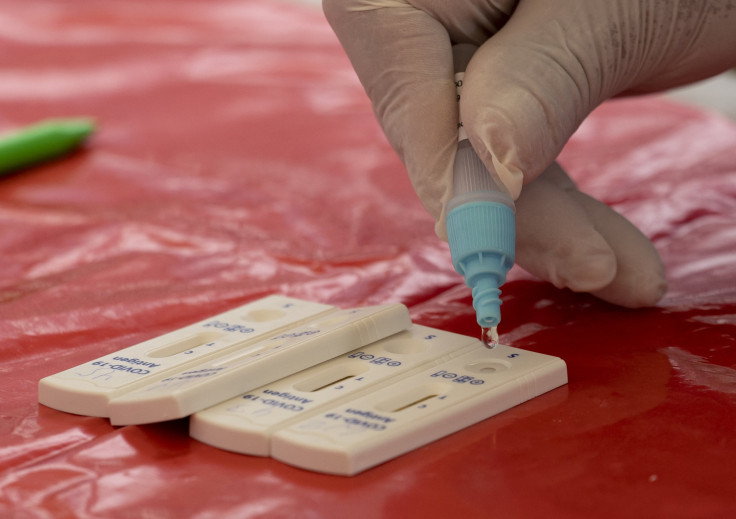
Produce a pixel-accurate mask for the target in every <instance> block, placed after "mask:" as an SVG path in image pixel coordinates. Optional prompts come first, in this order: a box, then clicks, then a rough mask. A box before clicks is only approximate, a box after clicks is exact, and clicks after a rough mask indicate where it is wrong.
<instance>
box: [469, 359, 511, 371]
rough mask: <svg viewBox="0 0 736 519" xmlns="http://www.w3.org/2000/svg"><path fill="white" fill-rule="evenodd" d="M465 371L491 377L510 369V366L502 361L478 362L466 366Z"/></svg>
mask: <svg viewBox="0 0 736 519" xmlns="http://www.w3.org/2000/svg"><path fill="white" fill-rule="evenodd" d="M465 369H467V370H468V371H472V372H473V373H480V374H481V375H490V374H491V373H495V372H496V371H503V370H504V369H508V365H506V364H505V363H504V362H502V361H500V360H477V361H473V362H470V363H468V364H466V365H465Z"/></svg>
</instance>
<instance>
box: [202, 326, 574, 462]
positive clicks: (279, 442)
mask: <svg viewBox="0 0 736 519" xmlns="http://www.w3.org/2000/svg"><path fill="white" fill-rule="evenodd" d="M565 383H567V369H566V366H565V363H564V362H563V361H562V360H561V359H559V358H557V357H551V356H549V355H543V354H540V353H534V352H530V351H526V350H520V349H517V348H512V347H509V346H504V345H499V346H497V347H496V348H494V349H492V350H489V349H488V348H486V347H485V346H484V345H483V344H482V343H481V341H479V340H477V339H473V338H470V337H465V336H463V335H457V334H454V333H449V332H443V331H440V330H435V329H432V328H426V327H423V326H418V325H414V326H413V327H412V328H411V329H410V330H407V331H404V332H401V333H399V334H396V335H393V336H391V337H388V338H386V339H383V340H381V341H379V342H377V343H374V344H372V345H370V346H368V347H366V348H361V349H359V350H356V351H353V352H350V353H347V354H345V355H342V356H341V357H339V358H336V359H333V360H331V361H329V362H325V363H322V364H320V365H318V366H314V367H312V368H309V369H307V370H304V371H302V372H300V373H296V374H294V375H291V376H289V377H287V378H284V379H281V380H278V381H276V382H273V383H272V384H269V385H266V386H263V387H261V388H258V389H255V390H253V391H250V392H247V393H245V394H243V395H240V396H238V397H235V398H232V399H230V400H227V401H225V402H222V403H221V404H218V405H216V406H214V407H211V408H209V409H205V410H204V411H201V412H198V413H196V414H194V415H193V416H192V418H191V420H190V435H191V436H192V437H194V438H196V439H198V440H200V441H202V442H204V443H208V444H210V445H213V446H215V447H219V448H222V449H226V450H230V451H235V452H240V453H243V454H251V455H258V456H271V457H273V458H275V459H278V460H280V461H283V462H285V463H288V464H291V465H294V466H297V467H301V468H305V469H309V470H313V471H318V472H325V473H329V474H337V475H343V476H349V475H354V474H357V473H359V472H361V471H363V470H366V469H368V468H370V467H373V466H375V465H378V464H380V463H383V462H385V461H388V460H390V459H391V458H394V457H396V456H399V455H401V454H404V453H405V452H408V451H411V450H414V449H416V448H418V447H421V446H422V445H425V444H427V443H429V442H431V441H434V440H437V439H439V438H441V437H443V436H446V435H448V434H451V433H453V432H455V431H458V430H460V429H463V428H465V427H467V426H469V425H472V424H474V423H477V422H480V421H482V420H484V419H486V418H489V417H491V416H493V415H495V414H498V413H500V412H502V411H505V410H507V409H509V408H511V407H514V406H516V405H518V404H521V403H522V402H525V401H527V400H530V399H532V398H534V397H536V396H539V395H541V394H542V393H546V392H547V391H550V390H552V389H554V388H556V387H558V386H561V385H564V384H565Z"/></svg>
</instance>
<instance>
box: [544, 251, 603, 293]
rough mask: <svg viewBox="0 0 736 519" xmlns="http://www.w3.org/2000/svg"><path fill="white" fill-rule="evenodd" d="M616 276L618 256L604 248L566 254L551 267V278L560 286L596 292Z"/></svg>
mask: <svg viewBox="0 0 736 519" xmlns="http://www.w3.org/2000/svg"><path fill="white" fill-rule="evenodd" d="M558 257H559V256H558ZM615 277H616V256H615V254H614V253H613V251H612V250H610V249H607V250H606V249H603V250H593V251H587V252H580V251H578V252H577V253H575V254H569V255H565V257H564V258H563V259H562V260H561V261H559V262H558V263H557V265H555V266H554V267H553V268H552V269H551V272H550V277H549V280H550V281H551V282H552V284H554V285H555V286H556V287H558V288H569V289H570V290H572V291H574V292H594V291H596V290H601V289H603V288H604V287H606V286H608V285H610V284H611V282H612V281H613V280H614V278H615Z"/></svg>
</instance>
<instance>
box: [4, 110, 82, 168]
mask: <svg viewBox="0 0 736 519" xmlns="http://www.w3.org/2000/svg"><path fill="white" fill-rule="evenodd" d="M94 129H95V124H94V121H93V120H92V119H88V118H73V119H48V120H46V121H41V122H40V123H36V124H33V125H31V126H27V127H25V128H22V129H20V130H17V131H14V132H11V133H7V134H5V135H0V176H3V175H7V174H9V173H13V172H15V171H18V170H21V169H24V168H27V167H30V166H35V165H36V164H40V163H42V162H46V161H49V160H52V159H55V158H57V157H61V156H63V155H66V154H67V153H70V152H71V151H73V150H75V149H76V148H78V147H79V146H81V145H82V143H83V142H84V141H85V139H86V138H87V137H88V136H89V135H90V134H91V133H92V132H93V131H94Z"/></svg>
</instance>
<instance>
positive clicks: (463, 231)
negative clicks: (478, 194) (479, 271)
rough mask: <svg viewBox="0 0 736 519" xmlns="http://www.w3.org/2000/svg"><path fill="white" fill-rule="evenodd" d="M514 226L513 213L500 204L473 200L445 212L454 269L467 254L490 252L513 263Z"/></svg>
mask: <svg viewBox="0 0 736 519" xmlns="http://www.w3.org/2000/svg"><path fill="white" fill-rule="evenodd" d="M515 229H516V221H515V216H514V212H513V211H512V210H511V209H510V208H508V207H506V206H505V205H503V204H498V203H493V202H474V203H470V204H464V205H462V206H460V207H457V208H455V209H453V210H452V211H450V213H449V214H448V215H447V235H448V242H449V244H450V251H451V253H452V261H453V264H455V268H457V263H458V262H459V261H461V260H462V259H463V258H465V257H466V256H467V255H469V254H475V253H478V252H490V251H494V252H498V253H500V254H503V255H504V256H506V257H507V258H508V259H507V261H508V262H509V263H510V264H513V262H514V252H515V245H516V233H515ZM509 268H510V267H509Z"/></svg>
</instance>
